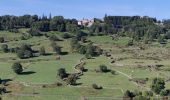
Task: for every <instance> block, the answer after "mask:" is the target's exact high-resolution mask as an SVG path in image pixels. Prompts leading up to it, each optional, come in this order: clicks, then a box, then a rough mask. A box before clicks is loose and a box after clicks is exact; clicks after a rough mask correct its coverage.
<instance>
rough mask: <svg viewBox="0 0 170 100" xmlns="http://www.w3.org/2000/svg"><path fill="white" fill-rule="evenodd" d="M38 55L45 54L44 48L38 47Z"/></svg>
mask: <svg viewBox="0 0 170 100" xmlns="http://www.w3.org/2000/svg"><path fill="white" fill-rule="evenodd" d="M39 53H40V55H45V54H46V52H45V48H44V46H42V47H40V50H39Z"/></svg>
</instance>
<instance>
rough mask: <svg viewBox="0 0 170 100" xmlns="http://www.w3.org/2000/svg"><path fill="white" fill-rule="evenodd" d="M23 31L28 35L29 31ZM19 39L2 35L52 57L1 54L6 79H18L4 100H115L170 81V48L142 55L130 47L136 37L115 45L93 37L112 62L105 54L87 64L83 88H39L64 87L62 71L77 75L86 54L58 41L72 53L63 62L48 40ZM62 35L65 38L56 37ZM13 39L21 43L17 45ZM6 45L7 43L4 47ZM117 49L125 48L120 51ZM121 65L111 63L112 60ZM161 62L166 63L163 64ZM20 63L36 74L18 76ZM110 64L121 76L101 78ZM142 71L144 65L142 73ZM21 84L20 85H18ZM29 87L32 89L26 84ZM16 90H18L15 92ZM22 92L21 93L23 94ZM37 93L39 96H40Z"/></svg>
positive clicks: (0, 64) (0, 65) (0, 68)
mask: <svg viewBox="0 0 170 100" xmlns="http://www.w3.org/2000/svg"><path fill="white" fill-rule="evenodd" d="M20 31H22V32H25V29H21V30H20ZM16 34H17V35H13V34H12V33H10V32H6V31H2V32H0V36H5V37H6V38H7V39H8V40H9V41H8V42H7V44H8V45H9V47H16V46H19V45H21V44H22V43H27V44H31V45H32V48H33V49H34V50H38V49H39V47H40V46H44V47H45V49H46V51H47V52H48V53H51V54H52V55H47V56H39V57H34V58H29V59H23V60H21V59H19V58H18V57H17V56H16V54H12V53H3V52H0V71H1V73H0V78H1V79H13V80H12V81H11V82H10V84H11V86H12V85H13V84H14V86H13V87H12V88H11V87H10V85H9V88H8V89H9V90H10V91H11V93H9V94H6V95H3V98H4V100H56V98H58V99H57V100H80V99H82V98H83V97H86V98H89V100H112V99H114V98H115V100H116V99H121V97H122V96H123V93H124V92H125V91H126V90H132V91H133V90H141V91H147V90H148V88H150V83H151V80H152V79H153V78H155V77H156V76H158V77H161V78H164V79H169V75H170V73H169V71H167V70H166V69H168V68H169V67H170V63H169V61H170V58H169V56H167V54H169V48H167V47H162V48H159V47H154V46H151V47H147V48H146V49H145V50H140V49H138V47H135V46H132V47H127V46H126V45H127V44H128V42H129V41H130V38H127V37H121V38H119V39H118V40H112V39H111V37H109V36H89V37H88V40H91V41H92V42H93V43H94V44H95V45H98V46H100V47H101V48H102V49H104V50H105V51H108V52H110V53H111V56H112V59H111V58H109V57H106V56H104V55H101V56H98V57H94V58H93V59H85V62H86V65H85V69H87V72H84V73H83V75H82V76H80V79H78V80H77V83H80V85H77V86H66V85H64V86H61V87H54V88H42V87H39V86H35V85H41V84H53V83H55V82H63V81H62V80H60V79H59V78H58V77H57V70H58V69H59V68H65V69H66V70H67V72H69V73H74V72H75V70H74V68H73V67H74V66H75V65H76V64H77V63H79V60H80V59H81V58H82V57H84V55H81V54H78V53H72V52H70V51H71V50H70V40H69V39H68V40H63V41H58V42H57V44H59V45H60V46H61V47H62V51H63V52H68V54H67V55H62V56H61V59H60V60H56V55H54V54H53V53H54V52H53V51H52V48H51V46H50V41H49V40H48V38H46V37H45V36H41V37H32V38H30V39H28V40H20V36H21V34H20V33H16ZM50 34H55V35H60V34H61V33H57V34H56V33H52V32H51V33H50ZM13 38H16V39H18V40H17V41H16V40H15V41H13ZM1 45H2V44H1ZM117 45H119V46H121V47H117ZM113 59H114V60H115V63H112V64H111V63H110V62H111V61H112V60H113ZM157 59H160V60H159V61H158V60H157ZM16 61H20V62H21V64H22V65H23V67H24V72H31V73H28V74H25V75H16V74H15V73H14V72H13V71H12V69H11V65H12V64H13V63H14V62H16ZM101 64H105V65H107V67H108V68H109V69H111V70H115V71H116V74H115V75H112V74H111V73H109V72H108V73H96V72H95V69H98V68H99V65H101ZM156 64H158V65H163V67H161V68H160V69H161V70H159V71H156V70H151V71H150V70H149V69H148V68H147V65H156ZM139 66H142V67H140V68H139ZM129 78H141V79H145V78H148V79H149V80H148V81H147V83H146V84H143V85H141V84H136V83H135V82H133V81H129ZM94 83H96V84H98V85H100V86H102V87H103V89H101V90H95V89H93V88H92V84H94ZM16 84H19V85H16ZM24 84H27V85H24ZM15 86H16V87H15ZM17 88H18V89H17ZM166 88H170V83H169V82H168V81H167V82H166ZM34 93H37V94H34Z"/></svg>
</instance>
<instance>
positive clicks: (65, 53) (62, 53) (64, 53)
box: [60, 52, 68, 55]
mask: <svg viewBox="0 0 170 100" xmlns="http://www.w3.org/2000/svg"><path fill="white" fill-rule="evenodd" d="M60 54H61V55H68V52H61V53H60Z"/></svg>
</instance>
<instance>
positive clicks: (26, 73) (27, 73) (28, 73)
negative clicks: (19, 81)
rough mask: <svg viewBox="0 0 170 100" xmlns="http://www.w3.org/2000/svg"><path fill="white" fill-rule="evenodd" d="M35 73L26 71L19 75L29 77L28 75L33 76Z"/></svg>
mask: <svg viewBox="0 0 170 100" xmlns="http://www.w3.org/2000/svg"><path fill="white" fill-rule="evenodd" d="M34 73H36V72H34V71H27V72H22V73H21V74H20V75H30V74H34Z"/></svg>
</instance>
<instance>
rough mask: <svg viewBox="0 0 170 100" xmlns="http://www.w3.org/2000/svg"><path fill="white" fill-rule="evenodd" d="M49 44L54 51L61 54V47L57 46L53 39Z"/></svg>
mask: <svg viewBox="0 0 170 100" xmlns="http://www.w3.org/2000/svg"><path fill="white" fill-rule="evenodd" d="M51 46H52V48H53V51H54V52H56V53H57V54H61V47H60V46H58V45H57V44H56V43H55V41H52V43H51Z"/></svg>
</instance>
